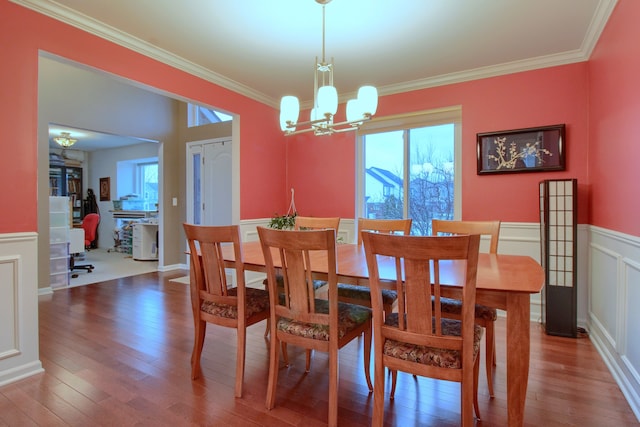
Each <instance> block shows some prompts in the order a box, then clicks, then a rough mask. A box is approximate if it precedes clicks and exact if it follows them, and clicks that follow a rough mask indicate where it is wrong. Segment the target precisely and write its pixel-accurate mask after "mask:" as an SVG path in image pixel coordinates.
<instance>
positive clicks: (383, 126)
mask: <svg viewBox="0 0 640 427" xmlns="http://www.w3.org/2000/svg"><path fill="white" fill-rule="evenodd" d="M450 123H453V125H454V149H453V162H454V178H453V182H454V198H453V217H454V219H457V220H459V219H461V218H462V173H463V172H462V106H460V105H456V106H451V107H444V108H437V109H433V110H425V111H419V112H414V113H408V114H399V115H394V116H386V117H376V118H374V119H372V120H370V121H368V122H365V123H364V124H363V125H362V126H361V127H360V129H359V130H358V132H357V135H356V200H355V205H356V206H355V213H356V218H360V217H362V216H363V215H364V205H363V203H362V200H364V183H365V171H364V138H363V137H364V136H366V135H370V134H375V133H382V132H391V131H403V130H409V129H414V128H421V127H427V126H437V125H443V124H450ZM403 157H404V162H405V165H408V163H409V153H408V152H407V150H406V144H405V152H404V154H403ZM409 173H410V170H409V168H408V167H405V168H404V177H403V178H404V182H408V179H409V176H408V175H409ZM403 191H404V192H405V195H404V197H405V199H404V200H408V199H407V198H406V197H407V194H406V191H407V189H406V188H404V189H403ZM407 209H408V208H407V207H406V206H405V207H403V211H404V216H405V217H406V216H407Z"/></svg>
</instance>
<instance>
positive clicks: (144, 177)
mask: <svg viewBox="0 0 640 427" xmlns="http://www.w3.org/2000/svg"><path fill="white" fill-rule="evenodd" d="M136 174H137V177H136V183H137V187H138V191H137V193H138V194H139V195H140V198H141V199H142V200H143V210H145V211H155V210H157V204H158V162H153V163H138V165H137V167H136Z"/></svg>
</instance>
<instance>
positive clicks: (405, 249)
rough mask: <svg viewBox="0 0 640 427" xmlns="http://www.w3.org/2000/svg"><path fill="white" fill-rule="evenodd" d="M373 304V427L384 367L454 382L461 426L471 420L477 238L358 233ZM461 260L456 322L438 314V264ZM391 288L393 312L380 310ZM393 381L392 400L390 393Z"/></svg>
mask: <svg viewBox="0 0 640 427" xmlns="http://www.w3.org/2000/svg"><path fill="white" fill-rule="evenodd" d="M362 239H363V245H364V250H365V255H366V259H367V268H368V270H369V285H370V287H371V301H372V305H373V334H374V382H375V385H376V386H375V389H374V392H373V396H374V397H373V417H372V422H371V425H372V426H382V425H383V419H384V392H385V387H384V381H385V375H384V370H385V368H388V369H389V370H390V371H391V372H392V373H393V380H394V382H395V378H396V375H397V371H398V370H400V371H403V372H408V373H411V374H414V375H420V376H425V377H431V378H436V379H441V380H448V381H456V382H459V383H460V395H461V399H460V406H461V418H462V425H464V426H471V425H473V412H472V410H473V408H475V414H476V417H477V418H478V419H480V413H479V409H478V398H477V396H478V371H479V358H478V353H479V349H480V340H481V339H482V332H483V329H482V328H481V327H480V326H478V325H476V324H475V322H474V305H475V298H476V273H477V266H478V248H479V243H480V236H478V235H465V236H454V237H446V238H445V237H433V236H398V235H388V234H378V233H363V235H362ZM451 260H455V261H456V262H457V263H461V264H462V265H461V266H460V269H459V271H460V274H461V278H462V279H461V282H460V283H461V284H462V285H463V286H462V291H461V292H462V300H461V301H462V302H463V304H462V320H456V319H448V318H445V317H444V315H442V313H441V312H440V309H439V308H440V304H436V305H435V309H434V308H433V307H432V305H431V299H432V298H435V300H436V302H439V300H440V295H441V289H440V288H441V283H440V274H439V271H440V270H439V265H440V264H439V263H440V262H442V261H447V262H449V261H451ZM383 281H384V282H386V283H385V284H384V286H391V287H393V288H394V289H395V290H396V292H397V294H398V310H397V312H394V313H392V314H390V315H385V313H384V308H383V304H382V289H383ZM394 392H395V387H392V389H391V392H390V398H391V399H393V398H394Z"/></svg>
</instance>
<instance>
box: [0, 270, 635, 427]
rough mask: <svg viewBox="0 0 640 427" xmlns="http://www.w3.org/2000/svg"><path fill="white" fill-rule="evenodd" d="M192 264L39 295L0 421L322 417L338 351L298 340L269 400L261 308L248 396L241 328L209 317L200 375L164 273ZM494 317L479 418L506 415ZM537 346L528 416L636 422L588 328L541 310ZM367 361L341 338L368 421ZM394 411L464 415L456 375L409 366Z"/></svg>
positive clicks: (354, 414) (395, 421)
mask: <svg viewBox="0 0 640 427" xmlns="http://www.w3.org/2000/svg"><path fill="white" fill-rule="evenodd" d="M184 273H185V272H172V273H148V274H144V275H140V276H135V277H131V278H124V279H118V280H113V281H109V282H103V283H98V284H94V285H88V286H82V287H77V288H71V289H65V290H59V291H56V292H55V293H54V294H53V295H51V296H46V297H41V300H40V303H39V318H40V356H41V360H42V363H43V365H44V368H45V371H46V372H45V373H44V374H39V375H36V376H33V377H30V378H27V379H25V380H22V381H19V382H16V383H13V384H10V385H7V386H5V387H2V388H0V426H67V425H70V426H119V427H121V426H183V425H185V426H186V425H198V426H218V425H224V426H305V427H313V426H321V425H325V424H326V420H327V414H326V412H327V401H326V396H327V393H328V381H327V378H326V375H325V372H326V370H327V366H328V362H327V358H326V357H325V355H324V354H322V353H315V354H314V358H313V361H312V370H311V372H310V373H308V374H305V373H304V353H303V352H302V351H300V350H298V349H295V348H290V353H289V354H290V358H291V361H292V366H290V367H289V368H284V367H282V368H281V370H280V376H279V384H278V394H277V399H276V408H274V409H273V410H271V411H267V410H266V409H265V405H264V401H265V395H266V382H267V370H268V363H267V362H268V360H267V359H268V341H267V340H265V339H264V338H263V333H264V326H265V325H264V322H263V323H259V324H257V325H254V326H252V327H251V328H250V329H249V333H248V345H247V364H246V374H245V389H244V390H245V392H244V396H243V397H242V398H241V399H236V398H234V397H233V387H234V373H235V370H234V366H235V365H234V363H235V331H233V330H229V329H225V328H219V327H211V326H210V327H209V329H208V332H207V338H206V341H205V347H204V352H203V361H202V365H203V371H204V376H203V377H202V378H200V379H199V380H197V381H191V379H190V364H189V359H190V355H191V346H192V334H193V326H192V320H191V312H190V307H189V293H188V286H186V285H184V284H180V283H175V282H169V281H168V280H169V279H170V278H173V277H178V276H181V275H183V274H184ZM496 329H497V337H498V341H497V349H498V354H497V357H498V366H497V369H496V374H495V381H494V384H495V389H496V397H495V398H494V399H489V396H488V394H487V386H486V378H485V377H484V369H482V370H481V374H480V396H479V401H480V410H481V414H482V421H479V422H477V425H478V426H506V425H507V421H506V414H507V410H506V370H505V354H504V352H505V350H504V349H505V345H504V344H505V343H504V334H505V322H504V319H501V320H499V321H498V322H497V328H496ZM483 345H484V344H483ZM531 353H532V354H531V370H530V377H529V388H528V393H527V402H526V410H525V423H526V425H527V426H545V427H549V426H569V425H571V426H573V425H575V426H632V425H638V421H637V419H636V418H635V416H634V415H633V413H632V411H631V409H630V407H629V405H628V404H627V402H626V401H625V399H624V397H623V395H622V393H621V391H620V389H619V388H618V386H617V385H616V384H615V382H614V381H613V379H612V377H611V374H610V373H609V371H608V370H607V368H606V366H605V364H604V363H603V361H602V360H601V358H600V356H599V355H598V353H597V352H596V350H595V349H594V347H593V345H592V344H591V342H590V341H589V340H588V339H587V338H579V339H567V338H559V337H550V336H547V335H545V334H544V333H543V332H542V331H541V328H540V326H539V325H537V324H533V323H532V325H531ZM362 363H363V362H362V342H358V341H354V342H353V343H352V344H350V345H349V346H347V347H345V348H344V349H343V350H342V351H341V354H340V389H339V394H340V398H341V403H340V408H339V420H340V424H341V425H345V426H367V425H369V424H370V422H371V418H370V414H371V410H372V406H373V399H372V395H370V394H369V393H368V390H367V386H366V383H365V381H364V374H363V368H362ZM482 363H484V362H482ZM481 366H484V365H481ZM388 386H389V384H388V382H387V384H386V385H385V387H386V388H387V391H388V388H389V387H388ZM385 423H386V425H388V426H457V425H459V386H458V385H457V384H453V383H446V382H438V381H433V380H429V379H426V378H418V380H417V381H416V380H414V379H413V378H412V377H411V376H410V375H403V374H400V375H399V376H398V389H397V392H396V399H395V401H393V402H389V401H387V403H386V409H385Z"/></svg>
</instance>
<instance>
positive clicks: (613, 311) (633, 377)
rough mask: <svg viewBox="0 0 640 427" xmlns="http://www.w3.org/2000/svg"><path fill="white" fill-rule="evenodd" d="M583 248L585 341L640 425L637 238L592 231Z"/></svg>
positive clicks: (639, 261)
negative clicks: (587, 338) (586, 293)
mask: <svg viewBox="0 0 640 427" xmlns="http://www.w3.org/2000/svg"><path fill="white" fill-rule="evenodd" d="M587 246H588V254H589V270H588V278H589V281H588V282H589V287H588V290H589V296H588V320H589V322H588V325H589V332H590V337H591V341H592V342H593V344H594V345H595V346H596V348H597V349H598V351H599V352H600V354H601V355H602V358H603V359H604V361H605V363H606V364H607V366H608V367H609V369H610V370H611V373H612V374H613V377H614V378H615V380H616V382H617V383H618V385H619V386H620V388H621V389H622V392H623V393H624V395H625V397H626V398H627V401H628V402H629V404H630V405H631V409H632V410H633V412H634V413H635V414H636V417H637V418H638V419H639V420H640V310H638V307H639V306H640V237H636V236H630V235H626V234H622V233H618V232H615V231H610V230H606V229H603V228H599V227H593V226H592V227H590V231H589V244H588V245H587Z"/></svg>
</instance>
